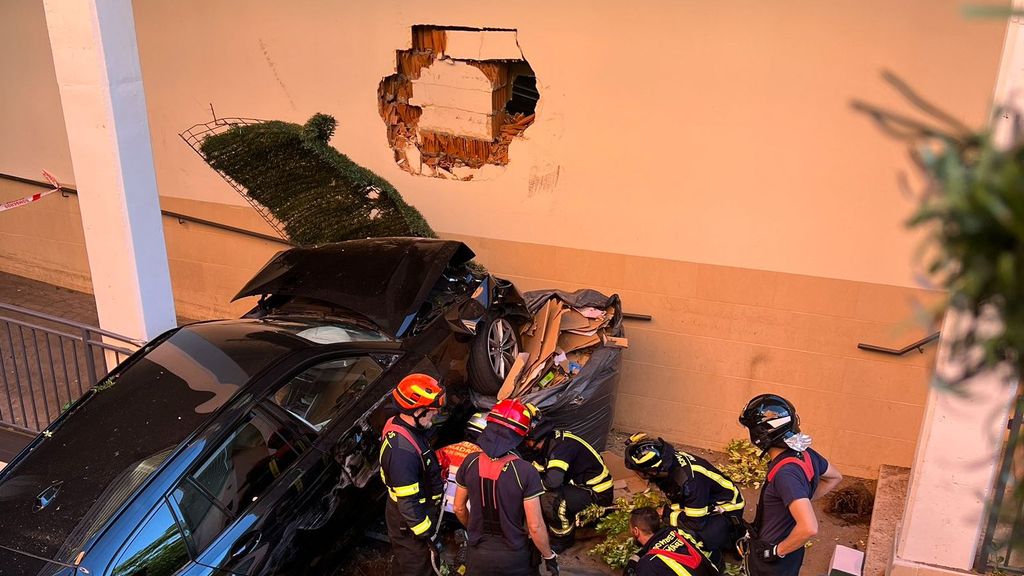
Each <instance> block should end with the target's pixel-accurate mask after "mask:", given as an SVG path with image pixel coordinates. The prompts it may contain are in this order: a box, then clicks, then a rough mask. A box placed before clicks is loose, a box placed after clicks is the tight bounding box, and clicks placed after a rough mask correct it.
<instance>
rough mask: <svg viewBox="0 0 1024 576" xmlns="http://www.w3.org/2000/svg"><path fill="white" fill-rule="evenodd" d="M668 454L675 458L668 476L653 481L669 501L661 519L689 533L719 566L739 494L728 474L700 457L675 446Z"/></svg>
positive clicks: (739, 502) (740, 506) (739, 511)
mask: <svg viewBox="0 0 1024 576" xmlns="http://www.w3.org/2000/svg"><path fill="white" fill-rule="evenodd" d="M672 457H673V458H674V460H675V461H674V463H673V465H672V466H671V468H670V469H669V473H668V477H667V478H659V479H656V480H654V483H655V484H656V485H657V486H658V488H660V489H661V490H662V492H664V493H665V496H666V497H667V498H668V499H669V502H670V503H671V505H670V506H669V507H667V508H666V509H665V518H664V521H665V523H666V524H668V525H669V526H676V527H680V528H685V529H686V530H687V531H688V532H689V533H691V534H693V535H694V536H695V537H696V538H697V539H698V540H699V541H700V542H702V543H703V544H704V546H705V548H706V549H707V550H708V552H709V553H710V554H711V557H712V560H714V562H715V564H716V565H717V566H719V567H720V568H721V567H722V566H723V564H722V562H723V560H722V550H727V549H729V550H731V549H732V547H733V538H732V533H733V529H732V526H733V523H732V521H731V520H730V518H729V515H734V516H737V517H740V516H742V514H743V505H744V503H743V495H742V494H740V490H739V488H738V487H737V486H736V485H735V484H734V483H733V482H732V480H730V479H729V477H728V476H726V475H725V474H723V473H722V472H721V471H720V470H719V469H718V468H715V466H714V465H713V464H711V463H710V462H708V461H707V460H705V459H704V458H701V457H699V456H694V455H692V454H687V453H686V452H681V451H679V450H675V449H673V454H672ZM737 520H738V518H737Z"/></svg>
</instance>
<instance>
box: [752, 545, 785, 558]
mask: <svg viewBox="0 0 1024 576" xmlns="http://www.w3.org/2000/svg"><path fill="white" fill-rule="evenodd" d="M750 548H751V550H750V551H751V553H753V554H754V555H755V556H757V558H758V559H759V560H761V561H762V562H768V563H772V562H778V561H779V559H780V558H783V557H784V555H782V554H779V545H778V544H774V545H772V544H768V543H767V542H761V541H759V540H755V541H754V542H751V547H750Z"/></svg>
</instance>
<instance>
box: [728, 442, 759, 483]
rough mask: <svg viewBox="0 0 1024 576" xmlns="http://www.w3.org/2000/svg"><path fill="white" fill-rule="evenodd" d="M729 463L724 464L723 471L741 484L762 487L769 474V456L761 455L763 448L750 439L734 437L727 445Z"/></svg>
mask: <svg viewBox="0 0 1024 576" xmlns="http://www.w3.org/2000/svg"><path fill="white" fill-rule="evenodd" d="M725 452H726V454H728V456H729V463H728V464H726V465H724V466H722V472H725V475H726V476H728V477H729V478H730V479H731V480H732V481H733V482H735V483H736V484H739V485H740V486H748V487H752V488H760V487H761V483H762V482H764V478H765V475H766V474H768V457H767V456H761V449H760V448H758V447H756V446H754V445H753V444H751V443H750V442H749V441H748V440H745V439H740V438H734V439H732V440H730V441H729V444H727V445H726V447H725Z"/></svg>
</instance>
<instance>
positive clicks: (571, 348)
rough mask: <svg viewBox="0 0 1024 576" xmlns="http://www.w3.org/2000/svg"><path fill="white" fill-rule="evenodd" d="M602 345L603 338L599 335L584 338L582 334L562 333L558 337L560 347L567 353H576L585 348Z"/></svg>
mask: <svg viewBox="0 0 1024 576" xmlns="http://www.w3.org/2000/svg"><path fill="white" fill-rule="evenodd" d="M600 343H601V337H600V336H598V335H596V334H595V335H593V336H583V335H581V334H573V333H572V332H562V333H561V334H560V335H559V336H558V347H559V348H561V349H562V350H565V353H566V354H568V353H570V352H575V351H577V350H580V349H583V348H589V347H590V346H596V345H598V344H600Z"/></svg>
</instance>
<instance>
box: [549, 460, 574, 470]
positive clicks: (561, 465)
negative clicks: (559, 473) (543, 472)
mask: <svg viewBox="0 0 1024 576" xmlns="http://www.w3.org/2000/svg"><path fill="white" fill-rule="evenodd" d="M551 468H558V469H560V470H565V471H566V472H568V471H569V463H568V462H566V461H565V460H549V461H548V469H549V470H550V469H551Z"/></svg>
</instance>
